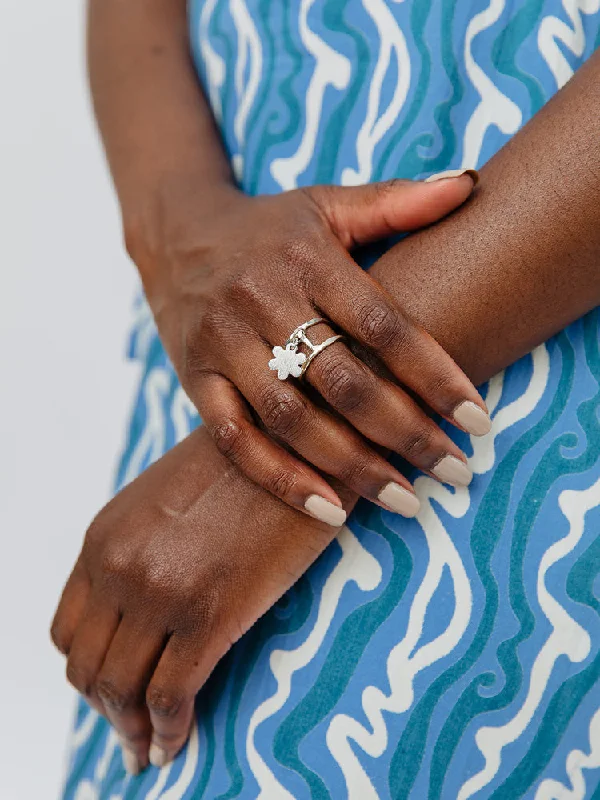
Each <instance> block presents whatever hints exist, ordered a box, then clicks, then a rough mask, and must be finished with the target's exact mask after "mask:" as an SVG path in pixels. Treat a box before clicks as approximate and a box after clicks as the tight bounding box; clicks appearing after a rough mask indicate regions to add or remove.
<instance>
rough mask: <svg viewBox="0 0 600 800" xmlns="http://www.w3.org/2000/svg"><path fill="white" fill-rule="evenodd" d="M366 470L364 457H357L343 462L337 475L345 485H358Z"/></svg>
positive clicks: (367, 465) (362, 479)
mask: <svg viewBox="0 0 600 800" xmlns="http://www.w3.org/2000/svg"><path fill="white" fill-rule="evenodd" d="M368 471H369V464H368V462H367V461H366V460H365V459H360V458H358V459H356V460H352V461H350V462H347V463H346V464H344V465H343V467H342V468H341V470H340V473H339V476H338V477H339V479H340V480H341V481H342V482H343V483H345V484H346V485H347V486H360V485H362V483H363V481H364V478H365V475H366V474H367V473H368Z"/></svg>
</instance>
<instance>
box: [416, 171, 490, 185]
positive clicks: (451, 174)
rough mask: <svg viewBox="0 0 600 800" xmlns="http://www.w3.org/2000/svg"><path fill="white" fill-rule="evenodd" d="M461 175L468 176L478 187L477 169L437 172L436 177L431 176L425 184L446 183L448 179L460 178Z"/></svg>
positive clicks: (426, 179)
mask: <svg viewBox="0 0 600 800" xmlns="http://www.w3.org/2000/svg"><path fill="white" fill-rule="evenodd" d="M461 175H468V176H469V177H470V178H471V180H472V181H473V185H474V186H477V184H478V182H479V173H478V172H477V170H476V169H447V170H446V171H445V172H436V173H435V175H430V176H429V177H428V178H425V183H433V182H434V181H445V180H446V178H460V176H461Z"/></svg>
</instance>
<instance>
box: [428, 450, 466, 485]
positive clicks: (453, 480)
mask: <svg viewBox="0 0 600 800" xmlns="http://www.w3.org/2000/svg"><path fill="white" fill-rule="evenodd" d="M431 471H432V472H433V474H434V475H435V477H436V478H439V479H440V480H441V481H443V482H444V483H450V484H452V486H468V485H469V484H470V483H471V479H472V477H473V473H472V472H471V470H470V469H469V468H468V467H467V465H466V464H465V463H464V461H461V460H460V458H456V457H455V456H444V457H443V458H442V459H441V460H440V461H438V463H437V464H436V465H435V467H434V468H433V469H432V470H431Z"/></svg>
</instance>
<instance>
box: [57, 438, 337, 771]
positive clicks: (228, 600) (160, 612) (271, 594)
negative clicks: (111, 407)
mask: <svg viewBox="0 0 600 800" xmlns="http://www.w3.org/2000/svg"><path fill="white" fill-rule="evenodd" d="M347 499H349V498H347ZM335 533H336V531H335V529H334V528H332V527H330V526H328V525H325V524H324V523H322V522H319V521H317V520H313V519H309V518H307V517H306V516H303V515H301V514H298V513H297V512H295V511H293V510H292V509H290V508H288V507H287V506H285V505H283V504H282V503H280V502H277V501H275V500H274V499H273V497H272V496H271V495H269V494H267V493H265V492H263V491H262V490H260V489H259V488H257V487H256V486H254V485H253V484H252V483H250V482H248V481H247V480H246V479H244V478H243V477H242V476H241V475H240V473H239V472H238V471H237V470H232V469H231V468H228V465H227V462H226V460H225V459H224V458H223V457H222V456H220V455H219V453H217V452H216V450H215V448H214V447H213V445H212V443H211V441H210V439H209V438H208V435H207V433H206V431H205V430H204V429H202V428H200V429H198V430H196V431H195V432H194V433H193V434H191V435H190V436H189V437H188V438H187V439H185V440H184V441H183V442H182V443H181V444H179V445H178V446H177V447H175V448H174V449H173V450H171V451H170V452H169V453H168V454H167V455H166V456H164V457H163V458H161V459H160V460H159V461H157V462H156V463H155V464H154V465H152V466H151V467H150V468H149V469H148V470H146V472H144V473H143V474H142V475H141V476H140V477H138V478H137V479H136V480H135V481H133V482H132V483H131V484H129V486H127V487H126V488H125V489H123V490H122V491H121V492H120V493H119V494H118V495H116V496H115V497H114V498H113V500H111V502H110V503H108V505H107V506H105V508H104V509H103V510H102V511H101V512H100V513H99V514H98V516H97V517H96V519H95V520H94V522H93V523H92V525H91V526H90V528H89V530H88V532H87V535H86V538H85V542H84V545H83V548H82V551H81V554H80V556H79V558H78V560H77V563H76V565H75V568H74V570H73V572H72V574H71V576H70V578H69V580H68V582H67V584H66V586H65V589H64V591H63V595H62V598H61V600H60V603H59V606H58V610H57V612H56V615H55V618H54V622H53V625H52V638H53V641H54V643H55V645H56V646H57V647H58V649H59V650H60V651H61V652H62V653H63V654H64V655H66V656H67V677H68V679H69V681H70V682H71V684H72V685H73V686H74V687H75V688H76V689H77V690H78V691H79V692H81V694H82V695H83V696H84V697H85V698H86V699H87V700H88V701H89V703H90V704H91V705H92V706H93V707H94V708H95V709H96V710H97V711H98V712H99V713H101V714H103V715H104V716H106V717H107V718H108V719H109V721H110V722H111V723H112V724H113V725H114V727H115V729H116V730H117V732H118V734H119V736H120V738H121V741H122V744H123V747H124V760H125V764H126V766H127V768H128V770H129V771H130V772H133V773H136V772H138V771H139V770H141V769H143V768H144V767H145V766H147V764H148V761H149V759H150V760H151V762H152V763H153V764H154V765H155V766H163V765H164V764H165V763H167V762H168V761H170V760H171V759H172V758H174V757H175V755H176V754H177V752H178V751H179V750H180V749H181V747H182V746H183V745H184V744H185V741H186V740H187V737H188V734H189V729H190V724H191V722H192V718H193V710H194V700H195V696H196V694H197V692H198V691H199V689H200V688H201V686H202V685H203V684H204V682H205V681H206V679H207V678H208V676H209V675H210V673H211V672H212V670H213V669H214V667H215V665H216V664H217V662H218V661H219V660H220V659H221V657H222V656H223V655H224V654H225V653H226V652H227V650H228V649H229V648H230V647H231V645H232V643H233V642H235V641H236V640H237V639H238V638H239V637H240V636H241V635H242V634H243V633H244V632H245V631H246V630H247V629H248V628H249V627H250V626H251V625H252V624H253V623H254V622H256V620H257V619H259V617H260V616H262V614H264V613H265V612H266V611H267V610H268V609H269V608H270V607H271V606H272V605H273V603H275V602H276V601H277V599H278V598H279V597H280V596H281V595H282V594H283V593H284V592H285V591H286V590H287V589H288V588H289V587H290V586H291V585H292V584H293V583H294V582H295V581H296V580H297V579H298V578H299V577H300V575H302V574H303V573H304V572H305V570H306V569H307V568H308V567H309V565H310V564H311V563H312V562H313V561H314V559H315V558H316V557H317V556H318V554H319V553H320V552H322V550H323V549H324V548H325V547H326V546H327V545H328V544H329V542H330V541H331V540H332V538H333V536H334V535H335Z"/></svg>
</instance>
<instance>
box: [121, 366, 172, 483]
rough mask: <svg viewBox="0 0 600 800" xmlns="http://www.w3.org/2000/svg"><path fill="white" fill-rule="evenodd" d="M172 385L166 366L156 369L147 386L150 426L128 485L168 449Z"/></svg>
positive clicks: (140, 441)
mask: <svg viewBox="0 0 600 800" xmlns="http://www.w3.org/2000/svg"><path fill="white" fill-rule="evenodd" d="M170 386H171V375H170V372H169V370H168V369H166V368H165V367H155V368H154V369H152V370H151V372H150V373H149V375H148V377H147V379H146V383H145V385H144V405H145V409H146V414H147V417H146V424H145V426H144V431H143V433H142V435H141V436H140V438H139V439H138V441H137V443H136V445H135V448H134V450H133V453H132V454H131V458H130V459H129V463H128V464H127V470H126V472H125V476H124V479H123V484H124V485H126V484H128V483H129V482H130V481H132V480H133V479H134V478H136V477H137V476H138V475H139V474H140V472H142V470H143V469H144V468H145V467H146V465H147V464H148V463H149V461H150V462H152V461H156V459H157V458H160V457H161V456H162V454H163V453H164V452H165V449H166V416H165V415H166V412H167V411H168V404H167V402H166V401H167V395H168V392H169V389H170Z"/></svg>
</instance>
